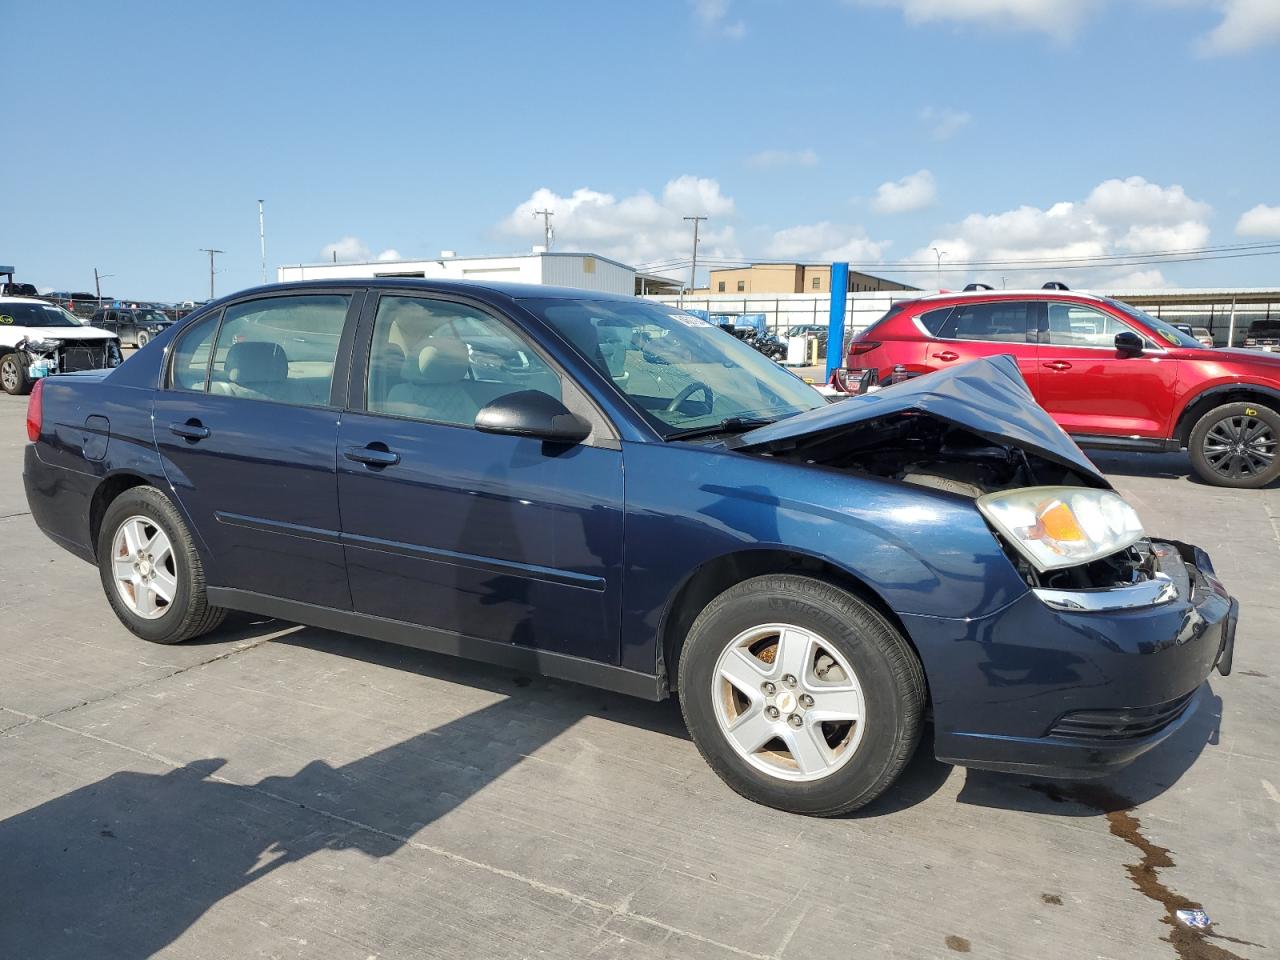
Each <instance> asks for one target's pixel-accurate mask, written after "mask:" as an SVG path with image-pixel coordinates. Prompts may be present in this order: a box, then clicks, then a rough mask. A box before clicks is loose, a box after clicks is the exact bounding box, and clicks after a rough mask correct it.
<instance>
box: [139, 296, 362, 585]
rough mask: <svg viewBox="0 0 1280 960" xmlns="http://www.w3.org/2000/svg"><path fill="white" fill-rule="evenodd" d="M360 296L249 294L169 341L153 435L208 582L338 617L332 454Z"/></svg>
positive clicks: (339, 558) (339, 566)
mask: <svg viewBox="0 0 1280 960" xmlns="http://www.w3.org/2000/svg"><path fill="white" fill-rule="evenodd" d="M362 296H363V295H362V292H361V291H359V290H331V289H326V290H323V291H316V292H313V293H298V294H290V295H288V296H278V295H277V296H263V297H254V298H250V299H246V300H243V301H240V302H237V303H232V304H230V305H228V306H227V307H226V308H225V309H223V310H220V311H214V312H213V313H210V314H208V315H206V316H205V317H204V318H202V319H200V320H198V321H196V323H195V324H194V325H193V326H191V327H189V328H188V329H186V330H185V331H183V333H182V335H181V337H180V338H179V339H178V340H177V341H176V343H175V347H174V349H173V351H172V357H171V361H170V367H169V369H168V370H167V371H166V381H165V384H164V386H163V388H162V389H160V390H158V391H157V393H156V399H155V403H154V406H153V421H154V428H155V439H156V445H157V447H158V448H159V450H160V454H161V457H162V462H163V466H164V471H165V475H166V477H167V478H168V480H169V482H170V484H171V485H172V487H173V492H174V495H175V496H176V497H177V499H178V502H179V504H180V506H181V507H182V509H183V510H184V511H185V512H186V514H187V516H188V517H189V518H190V520H191V523H192V526H193V528H194V529H195V530H196V531H197V533H198V535H199V536H200V538H201V539H202V540H203V541H204V547H205V551H204V553H205V555H206V556H207V560H206V572H207V573H208V576H209V582H210V583H211V584H213V585H215V586H219V587H230V588H233V589H238V590H244V591H249V592H251V593H255V594H266V595H268V596H273V597H283V598H286V599H290V600H299V601H303V602H305V603H312V604H318V605H321V606H327V607H337V608H340V609H348V610H349V609H350V607H351V601H350V591H349V590H348V587H347V575H346V568H345V560H344V557H343V552H342V545H341V543H340V540H339V529H340V524H339V521H338V492H337V480H336V476H335V472H336V471H335V459H336V452H335V451H336V444H337V435H338V420H339V416H340V408H341V402H342V398H343V397H344V396H345V387H346V371H347V369H348V361H349V355H350V348H349V344H350V339H351V337H352V336H353V335H354V325H355V320H356V317H357V316H358V311H359V307H360V303H361V300H362ZM348 316H350V318H351V323H350V325H348V323H347V320H348ZM344 336H345V339H344Z"/></svg>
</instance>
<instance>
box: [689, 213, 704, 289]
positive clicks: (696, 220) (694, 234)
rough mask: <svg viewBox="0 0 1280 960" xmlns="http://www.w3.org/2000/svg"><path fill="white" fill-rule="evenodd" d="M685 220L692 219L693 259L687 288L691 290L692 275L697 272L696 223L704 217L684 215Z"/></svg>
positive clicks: (700, 221)
mask: <svg viewBox="0 0 1280 960" xmlns="http://www.w3.org/2000/svg"><path fill="white" fill-rule="evenodd" d="M684 219H685V220H692V221H693V260H692V261H690V263H689V290H690V292H692V291H693V287H694V284H695V283H696V281H695V280H694V277H695V276H696V275H697V272H698V225H699V224H700V223H702V221H703V220H705V219H707V218H706V217H685V218H684Z"/></svg>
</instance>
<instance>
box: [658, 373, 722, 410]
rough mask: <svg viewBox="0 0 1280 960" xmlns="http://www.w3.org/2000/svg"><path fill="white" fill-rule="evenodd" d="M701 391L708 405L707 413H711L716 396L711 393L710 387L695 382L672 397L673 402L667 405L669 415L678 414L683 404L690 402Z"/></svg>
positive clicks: (698, 381) (699, 381)
mask: <svg viewBox="0 0 1280 960" xmlns="http://www.w3.org/2000/svg"><path fill="white" fill-rule="evenodd" d="M699 390H701V391H702V397H703V401H704V402H705V403H706V405H707V410H706V412H707V413H710V412H711V407H712V406H713V405H714V404H715V399H716V398H715V395H714V394H713V393H712V392H711V388H710V387H708V386H707V385H706V384H705V383H703V382H702V381H701V380H695V381H693V383H690V384H688V385H687V386H686V387H685V388H684V389H683V390H681V391H680V392H679V393H677V394H676V395H675V396H674V397H672V398H671V402H670V403H668V404H667V413H676V412H677V411H678V410H679V409H680V406H681V404H683V403H684V402H685V401H686V400H688V399H689V398H690V397H691V396H693V395H694V394H695V393H697V392H698V391H699Z"/></svg>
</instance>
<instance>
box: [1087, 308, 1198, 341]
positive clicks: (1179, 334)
mask: <svg viewBox="0 0 1280 960" xmlns="http://www.w3.org/2000/svg"><path fill="white" fill-rule="evenodd" d="M1107 303H1108V304H1110V305H1111V306H1113V307H1115V308H1116V309H1117V310H1119V311H1120V312H1121V313H1123V314H1125V315H1126V316H1129V317H1132V318H1133V319H1134V320H1137V321H1138V322H1139V323H1142V324H1145V325H1146V326H1147V327H1149V328H1150V329H1151V331H1152V332H1153V333H1155V334H1156V336H1157V337H1159V339H1160V340H1161V341H1163V342H1162V343H1161V344H1160V345H1161V346H1174V347H1194V348H1196V349H1199V348H1200V347H1201V346H1202V344H1201V343H1200V341H1199V340H1197V339H1196V338H1195V337H1193V336H1191V334H1189V333H1184V332H1183V331H1181V330H1179V329H1178V328H1177V327H1175V326H1174V325H1173V324H1171V323H1166V322H1165V321H1164V320H1161V319H1160V318H1159V317H1153V316H1152V315H1151V314H1149V313H1147V312H1146V311H1145V310H1139V309H1138V308H1137V307H1134V306H1131V305H1130V304H1127V303H1122V302H1121V301H1119V300H1108V301H1107Z"/></svg>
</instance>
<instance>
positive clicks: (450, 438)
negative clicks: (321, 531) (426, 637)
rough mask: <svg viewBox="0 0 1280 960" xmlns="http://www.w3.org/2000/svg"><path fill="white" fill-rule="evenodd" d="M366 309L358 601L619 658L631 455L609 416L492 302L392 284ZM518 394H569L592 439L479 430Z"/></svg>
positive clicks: (353, 488)
mask: <svg viewBox="0 0 1280 960" xmlns="http://www.w3.org/2000/svg"><path fill="white" fill-rule="evenodd" d="M366 314H367V316H366V320H365V323H364V325H363V327H362V329H363V330H365V331H366V332H362V333H361V335H360V341H361V343H362V344H368V345H369V346H368V352H367V354H366V355H367V357H368V361H367V364H357V370H358V371H359V372H357V373H355V374H354V375H353V380H352V398H351V406H352V407H355V408H357V409H354V410H349V411H347V412H346V413H345V414H344V415H343V420H342V427H341V430H340V432H339V437H338V452H339V459H338V492H339V501H340V506H341V511H342V529H343V542H344V544H345V545H346V556H347V569H348V575H349V577H350V583H351V593H352V599H353V602H354V607H355V610H356V611H357V612H360V613H366V614H372V615H374V616H378V617H385V618H389V619H393V620H400V621H405V622H408V623H413V624H417V625H420V626H425V627H431V628H435V629H438V630H442V631H446V632H448V633H452V634H455V635H457V636H458V637H459V638H460V642H461V643H463V644H465V643H466V642H467V640H468V639H470V638H475V639H481V640H490V641H496V642H500V643H509V644H520V645H522V646H531V647H538V648H541V649H546V650H552V651H555V652H559V653H567V654H571V655H575V656H580V657H586V658H590V659H593V660H600V661H605V662H609V663H616V662H617V661H618V656H619V650H618V642H617V638H618V617H619V611H620V608H621V571H622V507H623V498H622V495H623V490H622V451H621V449H620V446H619V444H618V443H617V441H616V439H615V437H614V435H613V433H612V428H611V427H610V426H609V424H608V422H607V421H606V420H605V419H604V417H603V415H602V414H600V413H599V412H598V411H594V407H593V406H592V405H591V404H590V403H589V401H587V399H586V397H585V395H584V394H583V393H582V392H581V390H580V389H579V388H578V387H577V386H576V385H575V384H574V383H573V382H572V381H571V380H570V379H569V377H568V376H567V375H566V374H565V373H564V372H563V371H561V370H560V369H559V368H558V367H557V366H556V365H555V364H554V362H553V361H552V360H551V359H550V357H549V356H548V355H547V354H546V353H545V352H544V351H543V350H541V349H539V347H537V346H536V345H535V344H534V343H533V342H532V341H531V340H530V338H529V337H528V336H527V335H526V334H525V333H524V332H522V331H521V330H520V329H519V328H518V327H517V326H516V325H515V324H514V323H513V322H511V320H510V318H508V317H505V316H503V315H500V314H499V313H498V312H497V311H495V310H492V309H490V308H489V307H486V306H482V305H479V304H474V303H469V302H465V301H462V300H455V299H448V298H445V297H440V296H434V297H422V296H407V295H402V294H399V293H397V294H394V295H393V294H389V293H384V294H383V295H382V297H381V299H380V300H379V302H378V303H377V304H376V305H374V304H370V307H369V308H367V309H366ZM361 366H363V367H367V370H359V368H360V367H361ZM517 390H541V391H543V392H545V393H549V394H551V395H552V396H555V397H556V398H558V399H561V400H562V401H563V402H564V403H565V404H566V406H568V407H569V408H570V409H572V410H574V412H579V413H582V414H583V415H584V416H587V417H588V419H592V420H593V422H594V423H595V430H594V431H593V433H592V436H591V437H590V438H588V440H587V441H585V442H584V443H581V444H576V445H574V446H571V447H566V446H562V445H556V444H548V443H544V442H542V441H541V440H537V439H532V438H524V437H515V436H504V435H497V434H491V433H481V432H480V431H478V430H476V429H475V426H474V424H475V417H476V413H477V412H478V411H479V409H480V407H481V406H483V405H484V404H485V403H487V402H489V401H491V400H494V399H496V398H498V397H499V396H503V395H505V394H507V393H511V392H514V391H517Z"/></svg>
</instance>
